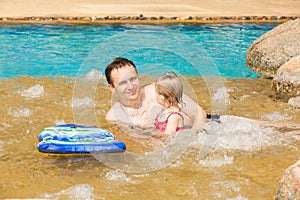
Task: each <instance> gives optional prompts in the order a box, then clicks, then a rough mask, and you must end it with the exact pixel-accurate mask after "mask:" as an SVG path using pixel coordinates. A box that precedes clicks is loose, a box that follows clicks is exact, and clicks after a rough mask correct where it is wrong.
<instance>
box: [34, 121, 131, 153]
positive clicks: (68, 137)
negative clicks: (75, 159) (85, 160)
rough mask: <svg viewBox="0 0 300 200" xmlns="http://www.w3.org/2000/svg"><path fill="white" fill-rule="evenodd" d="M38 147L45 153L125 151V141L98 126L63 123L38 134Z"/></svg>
mask: <svg viewBox="0 0 300 200" xmlns="http://www.w3.org/2000/svg"><path fill="white" fill-rule="evenodd" d="M38 139H39V141H40V142H39V144H38V145H37V148H38V150H39V151H40V152H43V153H61V154H67V153H70V154H77V153H79V154H81V153H109V152H123V151H125V150H126V145H125V143H123V142H121V141H118V140H116V139H115V137H114V135H113V134H112V133H110V132H109V131H107V130H105V129H101V128H98V127H96V126H85V125H78V124H62V125H59V126H52V127H47V128H45V129H44V130H43V131H42V132H41V133H40V134H39V136H38Z"/></svg>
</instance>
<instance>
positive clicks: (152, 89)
mask: <svg viewBox="0 0 300 200" xmlns="http://www.w3.org/2000/svg"><path fill="white" fill-rule="evenodd" d="M144 90H145V94H146V95H153V93H155V83H150V84H148V85H146V86H144Z"/></svg>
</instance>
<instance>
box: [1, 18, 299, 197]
mask: <svg viewBox="0 0 300 200" xmlns="http://www.w3.org/2000/svg"><path fill="white" fill-rule="evenodd" d="M274 26H275V25H259V24H232V25H203V26H182V25H178V26H137V25H126V26H67V25H66V26H50V25H32V26H29V25H20V26H12V25H10V26H2V27H0V33H1V34H0V45H1V47H2V51H1V52H0V69H1V70H0V73H1V75H0V93H1V95H0V102H1V106H0V113H1V115H0V130H1V134H0V169H1V173H0V198H48V199H55V198H57V199H70V198H71V199H72V198H74V199H75V198H81V199H121V198H122V199H172V200H173V199H212V200H214V199H235V200H240V199H243V200H244V199H245V200H248V199H249V200H250V199H271V198H274V196H275V194H276V191H277V188H278V183H279V180H280V178H281V177H282V174H283V173H284V170H285V169H286V168H287V167H288V166H290V165H291V164H293V163H295V161H297V160H298V158H299V156H300V152H299V147H300V142H299V141H300V138H299V137H298V135H299V128H297V127H295V128H292V127H288V128H286V129H284V128H281V129H276V128H275V129H272V128H270V127H259V126H258V125H257V124H251V123H249V121H247V120H243V118H242V120H237V119H235V118H233V119H231V118H230V116H232V115H234V116H241V117H245V118H247V119H255V120H257V121H256V122H260V121H270V122H271V123H273V124H276V123H277V122H278V124H279V125H280V124H281V123H284V124H286V122H290V123H296V124H300V121H299V120H300V110H299V109H298V110H296V109H294V108H292V107H291V106H290V105H289V104H288V103H287V102H282V101H277V100H276V99H275V100H274V98H273V96H274V93H273V92H272V90H271V88H270V82H271V80H270V79H264V78H260V77H257V76H258V75H257V74H255V73H253V72H252V71H251V70H249V69H248V68H247V67H246V66H245V53H246V51H247V48H248V47H249V46H250V44H251V43H252V41H254V40H255V39H256V38H257V37H259V36H260V35H262V34H264V33H265V32H266V31H268V30H270V29H272V28H273V27H274ZM166 36H167V37H166ZM120 44H122V45H120ZM115 56H124V57H128V58H130V59H132V60H134V61H135V63H136V64H137V67H138V70H139V72H140V73H143V74H145V75H142V76H141V80H143V79H146V81H148V80H149V79H151V78H153V76H152V75H151V74H155V73H160V72H165V71H166V70H170V69H172V70H174V71H176V72H180V73H183V74H187V75H189V76H188V77H185V78H186V80H187V83H189V84H188V88H189V89H191V92H192V93H193V95H194V96H195V98H196V99H197V100H198V101H197V102H198V103H199V104H200V105H201V106H202V107H203V108H204V110H205V111H207V112H208V113H209V112H211V109H212V108H211V107H212V106H211V102H212V99H215V100H216V101H217V104H220V105H224V102H220V101H218V100H219V97H220V96H219V95H220V93H221V96H222V95H225V96H226V102H225V104H226V105H224V107H225V108H226V116H224V117H225V118H224V119H226V117H227V119H228V123H224V122H223V123H219V122H218V121H209V122H208V123H207V124H206V125H207V126H206V129H207V130H208V131H212V132H209V133H210V134H211V133H215V130H218V128H223V127H220V126H222V125H223V124H224V125H225V126H224V131H223V132H222V134H220V135H219V138H218V140H217V141H215V142H216V143H215V146H213V149H211V150H212V151H211V153H209V154H207V155H206V156H203V154H202V151H201V148H202V144H203V142H204V141H205V136H207V135H209V134H207V133H205V132H204V133H199V134H198V135H197V137H195V138H192V139H193V140H194V143H193V144H192V145H191V146H190V148H188V149H186V150H185V152H184V153H183V154H182V155H179V156H180V157H179V158H178V159H176V160H174V162H172V163H169V162H165V161H164V160H162V159H161V158H164V157H165V156H167V157H171V158H173V157H172V156H174V152H178V149H176V148H177V147H178V148H181V146H182V145H179V144H184V142H182V141H183V140H180V142H178V143H177V145H174V147H176V148H175V150H177V151H172V149H171V150H170V151H169V150H168V151H163V152H161V153H160V152H159V151H158V155H157V156H156V157H155V158H154V159H152V160H149V159H140V160H138V159H134V162H131V160H130V159H129V160H128V161H129V163H134V164H135V163H136V164H137V168H139V167H140V166H139V164H143V163H146V164H149V165H150V167H156V164H158V166H159V167H161V168H159V169H158V170H155V171H142V170H140V169H139V170H140V171H139V172H140V173H131V171H130V170H127V169H126V168H125V169H124V168H117V167H116V168H114V167H111V166H113V165H109V164H107V163H106V161H105V162H103V160H102V158H101V159H98V158H96V157H94V156H90V155H52V154H43V153H40V152H38V150H37V148H36V146H37V144H38V139H37V138H38V134H39V132H40V131H41V130H42V129H43V128H44V127H48V126H53V125H55V124H63V123H73V122H74V117H75V115H74V112H73V111H74V110H73V108H74V107H77V106H78V107H81V106H82V107H85V106H86V107H88V108H92V110H93V111H94V114H95V118H96V120H97V125H98V124H99V127H102V128H104V129H107V130H109V131H111V132H112V133H114V135H115V137H116V138H117V139H119V140H121V141H124V142H125V143H126V145H127V147H128V149H127V150H126V152H130V153H131V152H132V153H135V152H137V153H140V154H143V153H145V155H150V154H151V152H153V151H151V150H152V147H151V146H147V144H149V140H148V138H141V137H133V136H138V135H134V132H133V130H132V129H130V128H129V129H128V128H127V129H126V128H124V129H123V128H121V127H118V126H116V125H115V124H111V123H109V122H107V121H106V120H105V114H106V112H107V110H108V109H109V108H110V106H111V102H112V99H113V98H112V95H111V92H110V91H109V90H108V88H107V86H106V83H105V82H102V81H100V82H99V83H97V86H95V90H93V92H94V93H92V94H89V95H90V96H87V95H86V94H85V93H84V92H86V91H87V89H86V87H82V90H80V91H82V93H80V92H79V95H78V96H76V95H74V92H76V90H74V85H75V82H76V80H77V79H75V78H74V77H78V76H85V75H86V74H87V73H89V72H91V70H93V69H96V70H99V71H101V72H103V69H104V67H105V65H106V64H107V63H108V62H109V61H110V60H111V59H112V58H113V57H115ZM198 64H199V65H198ZM92 72H93V73H91V75H95V74H96V75H98V73H95V74H94V71H92ZM205 73H206V74H205ZM148 74H150V75H148ZM202 75H205V76H206V75H211V76H215V75H218V76H222V78H223V77H227V79H226V78H224V79H222V80H223V83H222V85H221V87H219V86H220V85H218V84H217V81H216V78H212V80H211V81H210V82H209V83H211V84H212V86H215V87H216V88H215V89H216V91H212V92H211V93H209V92H208V86H210V85H209V84H207V82H206V81H205V79H203V78H202V77H200V76H202ZM41 76H46V77H41ZM54 76H55V78H53V77H54ZM56 76H57V77H56ZM91 82H93V81H91ZM83 83H84V82H83ZM87 86H88V88H89V89H90V87H89V86H90V85H87ZM219 89H220V90H219ZM185 91H186V90H185ZM214 92H215V93H214ZM81 94H82V96H80V95H81ZM86 97H89V98H86ZM221 100H222V98H221ZM91 105H92V107H90V106H91ZM94 108H95V109H94ZM79 114H80V117H82V118H84V119H85V120H88V119H89V117H90V116H87V115H85V113H83V112H82V113H81V112H80V113H79ZM224 119H223V120H224ZM212 135H213V134H212ZM179 139H180V138H179ZM189 139H190V140H191V138H189ZM185 142H186V141H185ZM155 144H156V143H155ZM158 146H159V145H158ZM159 147H160V146H159ZM159 147H158V148H159ZM149 152H150V153H149ZM154 152H155V151H154ZM175 155H176V156H178V154H175ZM108 158H109V157H108ZM152 158H153V157H152ZM125 164H127V163H125ZM153 165H154V166H153Z"/></svg>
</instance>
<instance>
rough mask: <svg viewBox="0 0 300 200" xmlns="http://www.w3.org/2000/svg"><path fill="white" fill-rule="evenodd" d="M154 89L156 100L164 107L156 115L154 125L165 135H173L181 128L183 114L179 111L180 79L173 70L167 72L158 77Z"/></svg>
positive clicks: (180, 97)
mask: <svg viewBox="0 0 300 200" xmlns="http://www.w3.org/2000/svg"><path fill="white" fill-rule="evenodd" d="M155 90H156V100H157V102H158V103H159V104H161V105H162V106H163V107H164V108H165V109H164V111H163V112H162V113H161V114H159V115H157V116H156V118H155V121H154V127H155V129H156V130H159V131H161V132H163V133H164V135H165V136H169V135H174V133H176V132H177V131H179V130H182V129H183V114H182V113H181V111H180V110H181V107H182V106H181V105H182V94H183V91H182V90H183V87H182V84H181V82H180V79H179V77H178V76H177V75H176V74H175V73H174V72H168V73H167V74H165V75H162V76H161V77H159V78H158V80H157V81H156V83H155Z"/></svg>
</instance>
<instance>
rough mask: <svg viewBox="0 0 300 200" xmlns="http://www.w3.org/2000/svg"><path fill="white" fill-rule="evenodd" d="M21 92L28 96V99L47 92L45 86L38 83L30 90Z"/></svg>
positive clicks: (22, 94)
mask: <svg viewBox="0 0 300 200" xmlns="http://www.w3.org/2000/svg"><path fill="white" fill-rule="evenodd" d="M19 93H20V94H21V96H23V97H26V98H28V99H32V98H38V97H41V96H44V95H46V94H47V93H46V92H45V91H44V86H41V85H40V84H36V85H34V86H32V87H30V88H29V89H28V90H23V91H22V92H19Z"/></svg>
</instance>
